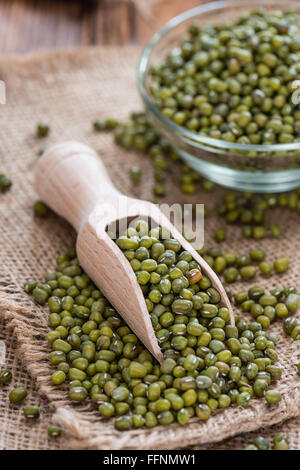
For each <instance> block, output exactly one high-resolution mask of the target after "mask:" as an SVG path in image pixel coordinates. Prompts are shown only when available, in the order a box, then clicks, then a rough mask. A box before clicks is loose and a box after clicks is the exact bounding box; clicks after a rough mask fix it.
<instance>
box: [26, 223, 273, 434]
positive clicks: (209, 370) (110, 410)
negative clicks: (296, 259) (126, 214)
mask: <svg viewBox="0 0 300 470" xmlns="http://www.w3.org/2000/svg"><path fill="white" fill-rule="evenodd" d="M116 243H117V245H118V246H119V247H120V249H121V250H122V251H123V253H124V255H125V256H126V258H127V259H128V260H129V262H130V264H131V267H132V269H133V270H134V271H135V273H136V276H137V280H138V282H139V284H140V286H141V289H142V292H143V294H144V296H145V302H146V305H147V307H148V311H149V315H150V317H151V321H152V325H153V328H154V331H155V334H156V337H157V340H158V342H159V345H160V347H161V349H162V351H163V355H164V361H163V363H162V364H161V365H159V364H158V363H157V362H156V360H154V359H153V357H152V356H151V354H150V353H149V352H148V351H147V350H146V349H145V347H144V346H143V345H142V344H141V343H140V341H139V340H138V338H137V337H136V335H135V334H134V333H133V332H132V331H131V330H130V329H129V328H128V326H127V325H126V324H125V322H124V321H123V320H122V319H121V318H120V317H119V315H118V314H117V312H116V311H115V309H114V308H113V307H112V306H111V305H110V304H109V302H108V301H107V299H105V298H104V296H103V295H102V294H101V292H100V291H99V289H97V288H96V286H95V285H94V284H93V283H92V281H91V280H90V278H89V277H88V276H87V274H85V273H84V272H83V270H82V269H81V267H80V266H79V264H78V259H77V258H76V253H75V251H74V250H71V251H69V252H68V253H67V254H66V255H62V256H58V258H57V270H56V272H53V273H50V274H48V275H47V276H46V279H45V282H44V283H42V284H39V283H37V281H34V280H29V281H27V282H26V283H25V286H24V287H25V290H26V292H30V293H31V294H32V296H33V298H34V299H35V300H36V301H37V302H38V303H40V304H42V305H44V304H48V306H49V308H50V311H51V313H50V316H49V322H50V325H51V327H52V331H50V332H49V333H48V335H47V339H48V341H49V343H50V344H51V346H52V352H51V353H50V362H51V363H52V364H53V365H54V366H55V367H56V371H55V372H53V374H52V378H51V379H52V382H53V383H54V384H57V385H61V386H62V387H64V386H65V385H64V384H65V383H66V382H68V387H69V396H70V399H71V400H73V401H74V402H82V401H84V400H86V399H87V398H89V399H90V400H91V401H92V403H93V404H94V405H95V406H96V407H97V408H98V409H99V412H100V414H101V416H102V417H104V418H110V417H113V416H115V417H116V419H115V427H116V429H118V430H126V429H131V428H137V427H141V426H146V427H153V426H156V425H157V424H170V423H172V422H176V421H177V422H178V423H180V424H181V425H184V424H186V423H187V422H188V421H189V420H190V418H191V417H193V416H197V417H198V418H199V419H201V420H206V419H208V418H209V416H210V415H211V414H212V413H213V411H214V410H216V409H218V408H226V407H228V406H230V405H237V406H242V407H244V406H246V405H247V404H248V403H249V401H250V399H251V398H252V397H265V400H266V401H267V403H269V404H270V406H271V405H274V404H276V403H278V401H280V399H281V394H280V392H279V391H278V390H276V389H272V388H270V389H269V387H270V385H272V384H273V383H274V382H275V381H276V380H278V379H279V378H280V376H281V370H280V367H278V366H277V365H276V361H277V353H276V351H275V344H276V340H277V338H276V336H275V335H274V334H272V333H267V332H265V331H264V330H263V328H262V325H261V324H260V323H259V322H257V321H255V322H253V323H250V324H249V325H247V323H245V322H244V321H242V320H241V319H240V318H239V317H238V316H237V317H236V326H232V325H230V324H229V312H228V310H227V308H225V307H223V306H222V305H220V294H219V292H218V291H217V290H216V289H214V288H213V287H212V285H211V281H210V280H209V279H208V278H207V277H206V276H205V275H204V274H203V273H202V272H201V269H200V267H199V266H198V264H197V263H196V262H195V261H194V260H193V259H192V257H191V255H190V254H189V253H188V252H187V251H184V250H183V249H182V247H181V245H180V244H179V243H178V241H176V240H174V239H172V238H170V239H162V238H161V230H160V228H158V227H155V228H150V227H149V226H148V223H146V222H145V221H142V220H141V221H139V222H138V223H137V224H136V225H135V226H134V227H129V228H128V229H127V231H126V233H124V235H120V236H119V238H118V239H117V240H116Z"/></svg>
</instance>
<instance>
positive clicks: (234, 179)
mask: <svg viewBox="0 0 300 470" xmlns="http://www.w3.org/2000/svg"><path fill="white" fill-rule="evenodd" d="M261 7H264V8H265V9H267V10H269V11H272V10H288V9H290V8H293V9H295V10H297V11H299V12H300V2H299V1H289V0H286V1H285V2H282V0H278V1H269V0H259V1H258V0H254V1H253V0H252V1H251V2H249V1H244V0H238V1H237V0H232V1H217V2H209V3H205V4H202V5H200V6H198V7H196V8H193V9H192V10H189V11H186V12H184V13H183V14H181V15H179V16H176V17H175V18H173V19H172V20H171V21H169V22H168V23H167V24H166V26H164V27H163V28H162V29H161V30H159V31H158V32H157V33H156V34H155V35H154V36H153V37H152V39H151V40H150V42H149V43H148V44H147V45H146V47H145V48H144V50H143V52H142V55H141V57H140V61H139V65H138V87H139V91H140V94H141V97H142V99H143V102H144V105H145V109H146V113H147V116H148V119H149V121H150V122H151V123H152V125H153V126H154V127H155V128H156V129H157V130H158V131H159V133H160V134H162V135H163V136H164V137H165V138H166V139H167V140H168V141H169V142H170V144H171V145H172V146H173V147H174V148H175V149H176V151H177V152H178V153H179V154H180V155H181V157H182V159H183V160H184V161H185V162H186V163H187V164H188V165H189V166H190V167H192V168H193V169H195V170H196V171H198V172H199V173H201V174H202V175H203V176H204V177H205V178H208V179H210V180H211V181H214V182H215V183H218V184H220V185H222V186H226V187H230V188H233V189H238V190H245V191H253V192H268V193H270V192H280V191H288V190H291V189H294V188H296V187H299V186H300V142H294V143H289V144H276V145H275V144H274V145H251V144H249V145H248V144H240V143H231V142H226V141H224V140H218V139H214V138H211V137H206V136H204V135H201V134H199V133H197V132H194V131H190V130H188V129H186V128H184V127H182V126H179V125H177V124H175V123H174V122H173V121H172V120H171V119H169V118H167V117H165V116H164V115H163V114H162V113H161V112H160V110H159V108H158V107H157V106H156V105H155V103H154V101H153V99H152V96H151V94H150V92H149V83H150V81H151V73H150V71H151V67H152V66H155V65H158V64H161V63H163V62H164V60H165V58H166V56H167V55H168V54H169V53H170V52H171V51H172V50H174V49H175V48H176V47H177V46H178V44H179V42H180V40H182V39H183V38H184V37H186V35H187V34H186V32H187V29H188V26H189V24H190V23H193V22H195V21H196V22H199V23H200V24H201V26H204V25H207V24H217V23H221V22H223V21H224V20H234V19H237V18H238V17H239V16H241V15H242V14H244V13H246V12H249V11H251V10H253V9H255V8H261ZM291 104H292V95H291ZM293 106H295V107H296V105H293Z"/></svg>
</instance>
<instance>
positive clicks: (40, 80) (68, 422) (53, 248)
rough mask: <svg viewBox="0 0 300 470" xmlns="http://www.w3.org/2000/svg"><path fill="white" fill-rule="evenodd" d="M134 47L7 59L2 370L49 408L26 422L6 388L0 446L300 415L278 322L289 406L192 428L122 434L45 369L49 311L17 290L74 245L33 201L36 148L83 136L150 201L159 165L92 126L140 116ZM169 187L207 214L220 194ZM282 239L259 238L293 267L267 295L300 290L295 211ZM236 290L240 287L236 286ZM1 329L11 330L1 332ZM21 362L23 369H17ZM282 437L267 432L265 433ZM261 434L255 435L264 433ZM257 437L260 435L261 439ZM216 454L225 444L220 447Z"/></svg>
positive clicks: (257, 403)
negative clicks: (54, 426)
mask: <svg viewBox="0 0 300 470" xmlns="http://www.w3.org/2000/svg"><path fill="white" fill-rule="evenodd" d="M138 54H139V50H138V49H136V48H123V49H118V48H96V49H84V50H80V51H77V52H76V51H69V52H58V53H50V54H43V55H38V56H33V57H29V58H18V57H11V58H2V59H1V62H0V78H1V79H2V80H4V81H5V82H6V85H7V104H6V105H0V133H1V147H0V171H5V172H6V173H7V174H9V175H10V176H11V177H12V179H13V181H14V184H13V187H12V188H11V190H10V191H8V192H7V193H6V194H4V195H3V194H2V195H0V218H1V224H0V230H1V231H0V267H1V270H0V273H1V274H0V317H1V318H2V320H3V322H2V323H1V325H0V339H2V340H4V341H5V343H6V346H7V357H6V367H10V368H11V369H12V370H13V374H14V381H13V384H14V385H17V384H25V386H26V387H27V388H28V390H29V391H30V394H29V398H28V399H27V402H28V403H37V402H40V403H41V404H42V415H41V418H40V420H39V422H38V423H34V424H32V425H31V426H29V425H28V423H25V421H24V418H23V417H22V407H21V408H12V407H10V406H9V404H8V399H7V391H8V389H9V388H10V387H9V386H8V387H4V388H1V389H0V448H3V449H29V448H30V449H42V448H91V449H121V448H123V449H133V448H139V449H142V448H144V449H161V448H169V449H176V448H182V447H185V446H191V445H196V444H200V445H203V447H204V448H205V447H206V446H207V443H216V442H220V441H222V440H224V439H226V438H229V437H232V436H234V435H237V434H241V433H245V432H250V431H255V430H258V429H259V428H261V427H268V426H271V425H276V424H278V423H281V422H282V421H284V420H288V419H290V418H295V417H297V416H298V415H299V413H300V377H299V376H298V374H297V371H296V367H295V364H296V363H297V362H299V360H300V357H299V352H298V350H297V345H296V343H295V342H293V341H292V340H291V339H290V338H289V337H286V336H285V335H284V334H283V332H282V325H281V324H280V323H276V324H274V325H272V327H271V329H272V331H274V332H276V333H278V335H279V341H278V352H279V362H280V365H281V366H282V368H283V377H282V380H281V381H280V382H279V384H278V386H276V387H277V388H279V389H280V390H281V392H282V395H283V399H282V401H281V403H280V404H279V405H278V406H267V405H266V404H265V402H264V400H256V399H255V400H252V401H251V402H250V405H249V406H248V407H247V408H245V409H241V408H237V407H231V408H228V409H226V410H224V411H221V412H219V413H216V414H215V415H214V416H213V417H211V418H210V419H209V420H208V421H207V422H199V420H198V419H196V418H194V419H192V421H191V423H190V424H189V425H188V426H185V427H180V426H179V425H177V424H173V425H171V426H169V427H163V426H158V427H156V428H154V429H138V430H133V431H130V432H126V433H119V432H118V431H116V430H115V429H114V427H113V423H112V421H102V420H101V419H100V417H99V414H98V413H97V412H95V411H93V410H92V408H91V407H90V405H89V404H87V405H85V406H79V407H76V406H72V405H71V404H70V401H69V400H68V398H67V392H66V390H65V389H64V388H63V387H62V388H61V389H60V388H57V387H54V386H52V385H51V383H50V380H49V376H50V374H51V372H52V371H53V369H52V367H51V366H50V364H49V362H48V359H47V358H48V354H49V351H50V348H49V346H48V344H47V342H46V340H45V333H46V332H47V331H48V328H49V327H48V321H47V316H48V312H47V309H46V308H41V307H39V306H37V305H35V304H34V303H33V301H32V299H31V298H29V297H28V296H27V295H26V294H25V293H24V292H23V289H22V285H23V282H24V280H26V279H28V278H37V279H40V280H42V279H43V278H44V275H45V273H46V272H47V271H51V270H53V269H54V267H55V256H56V254H57V253H58V252H63V251H64V250H65V249H66V248H68V247H69V246H70V245H72V244H73V242H74V232H73V230H72V229H71V228H70V226H69V225H68V224H67V223H66V222H65V221H63V220H61V219H60V218H58V217H56V216H55V215H51V216H50V217H48V218H47V219H43V220H36V219H34V217H33V214H32V204H33V202H34V200H35V199H36V197H37V196H36V194H35V191H34V188H33V184H32V183H33V170H34V165H35V162H36V161H37V158H38V157H37V151H38V149H39V147H40V146H41V145H46V146H48V145H50V144H51V143H54V142H57V141H61V140H64V139H78V140H80V141H83V142H85V143H87V144H89V145H91V146H93V147H94V148H95V149H96V150H97V151H98V152H99V154H100V155H101V157H102V158H103V160H104V162H105V164H106V166H107V168H108V170H109V172H110V174H111V176H112V178H113V180H114V181H115V183H116V185H117V186H118V188H120V189H122V190H123V191H124V192H125V193H126V194H129V195H134V196H138V197H141V198H150V196H151V179H152V169H151V164H150V162H149V160H148V159H147V158H146V157H144V156H142V155H140V154H137V153H134V152H127V151H124V150H121V149H120V148H118V147H117V146H116V145H115V144H114V143H113V140H112V136H111V135H110V134H105V133H103V134H97V133H94V132H93V130H92V122H93V120H95V119H96V118H98V117H105V116H107V115H110V116H116V117H118V118H120V119H123V118H124V119H125V118H126V117H127V116H128V114H129V112H130V111H134V110H140V109H141V103H140V101H139V98H138V95H137V91H136V81H135V71H136V64H137V58H138ZM40 119H45V120H46V121H47V122H49V123H50V125H51V133H50V136H49V137H48V138H46V139H44V140H43V141H41V140H38V139H37V138H36V136H35V129H36V123H37V121H38V120H40ZM133 164H138V165H139V166H140V167H142V168H143V182H142V184H140V185H139V186H137V187H135V188H132V187H131V184H130V180H129V177H128V171H129V168H130V166H132V165H133ZM173 179H174V180H175V181H174V182H173V181H172V178H170V181H169V182H168V185H167V189H168V197H167V198H166V200H167V201H170V202H175V201H176V202H179V201H180V202H188V201H194V202H199V203H200V202H206V203H208V205H209V206H212V205H213V204H214V203H215V202H216V201H217V200H218V198H219V197H220V190H217V191H216V192H215V193H213V195H212V194H207V193H204V192H203V191H201V190H200V189H199V190H198V191H197V194H196V196H193V197H188V196H183V195H182V194H181V193H180V191H179V190H178V189H177V188H178V184H177V176H176V172H174V175H173ZM274 217H275V219H278V218H280V221H281V225H282V226H283V227H284V235H283V237H282V238H281V239H280V240H278V241H274V240H272V241H271V240H268V239H266V240H263V241H262V242H261V243H260V245H261V246H262V247H263V248H264V249H266V251H267V253H268V259H269V260H270V261H272V260H274V258H275V257H276V256H277V255H287V256H289V257H290V259H291V260H292V267H291V269H290V270H289V271H288V273H286V274H284V275H283V276H282V277H278V276H276V275H275V276H273V277H272V278H270V279H267V280H266V279H259V283H260V284H264V285H265V286H266V287H267V288H272V287H275V286H277V285H288V284H294V285H296V286H297V287H298V289H299V288H300V285H299V284H300V283H299V280H298V272H299V261H300V260H299V258H300V253H299V241H300V233H299V230H298V229H299V217H298V216H297V215H296V214H294V213H287V212H285V213H281V212H278V213H277V214H275V215H274ZM221 223H222V222H221V221H220V220H219V219H217V217H216V216H211V217H209V218H208V219H207V222H206V238H205V239H206V245H209V244H210V243H211V242H212V234H213V232H214V230H215V229H216V228H217V227H219V226H220V225H221ZM228 240H229V241H228V242H226V243H224V248H226V249H235V250H236V251H237V252H239V253H244V252H246V251H247V250H248V248H249V247H250V246H252V245H253V244H255V243H256V242H253V241H247V240H244V239H242V238H241V235H240V231H239V229H238V228H235V227H230V229H229V235H228ZM241 286H242V284H241V285H238V284H236V285H234V290H235V291H236V290H238V289H239V288H240V287H241ZM4 322H5V325H6V327H5V329H4ZM16 355H18V357H19V359H20V361H21V362H22V365H21V363H20V362H18V361H17V359H16ZM50 421H54V422H56V423H59V424H61V425H62V426H63V429H64V437H62V439H60V440H59V441H55V442H53V441H51V442H50V441H49V440H48V439H47V433H46V428H47V425H48V423H49V422H50ZM299 422H300V420H299V421H297V419H294V420H292V421H290V422H289V423H287V424H281V425H280V426H279V429H285V428H287V429H288V430H289V435H290V440H291V447H292V448H294V449H296V448H299V447H300V436H299V432H298V428H299V426H298V423H299ZM269 432H270V433H272V432H275V431H268V430H260V431H259V433H260V434H264V435H266V434H268V433H269ZM257 433H258V431H257ZM257 433H255V435H257ZM251 439H252V437H251V436H250V437H248V436H246V437H245V436H243V437H241V438H238V440H236V439H233V440H232V439H231V440H230V442H229V443H228V441H227V442H226V443H225V444H221V447H226V448H229V447H234V448H235V447H236V448H241V447H243V446H244V445H246V444H247V443H248V442H249V440H251ZM214 448H218V446H217V445H215V447H214Z"/></svg>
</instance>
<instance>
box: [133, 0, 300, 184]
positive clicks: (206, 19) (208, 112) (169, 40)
mask: <svg viewBox="0 0 300 470" xmlns="http://www.w3.org/2000/svg"><path fill="white" fill-rule="evenodd" d="M262 8H263V9H262ZM299 11H300V5H299V3H298V2H295V1H287V2H285V3H284V4H283V3H282V2H280V1H268V0H262V1H256V0H255V1H253V2H251V3H249V2H240V1H235V0H234V1H229V2H224V1H222V2H210V3H207V4H204V5H201V6H199V7H196V8H194V9H192V10H189V11H187V12H185V13H183V14H181V15H179V16H177V17H175V18H173V19H172V20H171V21H170V22H169V23H167V25H166V26H165V27H164V28H163V29H161V30H160V31H158V32H157V33H156V34H155V35H154V36H153V38H152V39H151V41H150V42H149V43H148V45H147V46H146V47H145V49H144V51H143V53H142V55H141V58H140V62H139V67H138V84H139V90H140V93H141V96H142V99H143V101H144V104H145V107H146V111H147V115H148V118H149V119H150V121H151V123H152V124H153V126H154V127H155V128H156V129H158V130H159V132H160V133H161V134H162V135H164V136H165V137H166V138H167V139H168V140H169V141H170V143H171V144H172V145H173V146H174V147H175V149H176V151H178V152H179V154H180V155H181V157H182V158H183V159H184V160H185V161H186V162H187V163H188V164H189V166H190V167H192V168H193V169H195V170H197V171H199V172H200V173H201V174H203V175H204V176H205V177H206V178H208V179H210V180H212V181H214V182H216V183H219V184H221V185H223V186H227V187H231V188H234V189H239V190H250V191H254V192H280V191H287V190H290V189H293V188H295V187H298V186H299V185H300V108H299V105H298V104H297V101H295V99H293V97H294V98H295V97H296V95H297V90H296V89H295V87H296V85H297V78H298V77H299V76H300V15H299ZM295 91H296V95H295Z"/></svg>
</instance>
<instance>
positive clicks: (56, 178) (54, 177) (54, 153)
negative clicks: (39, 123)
mask: <svg viewBox="0 0 300 470" xmlns="http://www.w3.org/2000/svg"><path fill="white" fill-rule="evenodd" d="M35 186H36V190H37V193H38V195H39V197H40V199H41V200H42V201H43V202H45V203H46V204H47V205H48V206H49V207H50V208H51V209H52V210H53V211H54V212H56V213H57V214H59V215H60V216H62V217H63V218H65V219H66V220H68V221H69V222H70V223H71V224H72V225H73V227H74V228H75V230H76V231H77V232H79V231H80V228H81V226H82V225H83V223H84V221H85V220H86V219H87V217H88V216H89V215H90V213H91V212H92V210H93V209H94V207H95V205H96V204H99V203H100V204H101V203H104V202H108V201H109V202H111V201H113V199H114V198H118V197H119V196H121V195H120V193H119V192H118V191H117V189H116V188H115V187H114V185H113V184H112V182H111V180H110V178H109V176H108V173H107V171H106V169H105V167H104V165H103V163H102V162H101V159H100V158H99V157H98V156H97V154H96V152H95V151H94V150H93V149H92V148H90V147H88V146H87V145H84V144H81V143H80V142H76V141H69V142H62V143H59V144H56V145H53V146H52V147H50V148H49V149H48V150H46V152H45V153H44V154H43V155H42V156H41V157H40V159H39V161H38V163H37V166H36V170H35Z"/></svg>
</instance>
